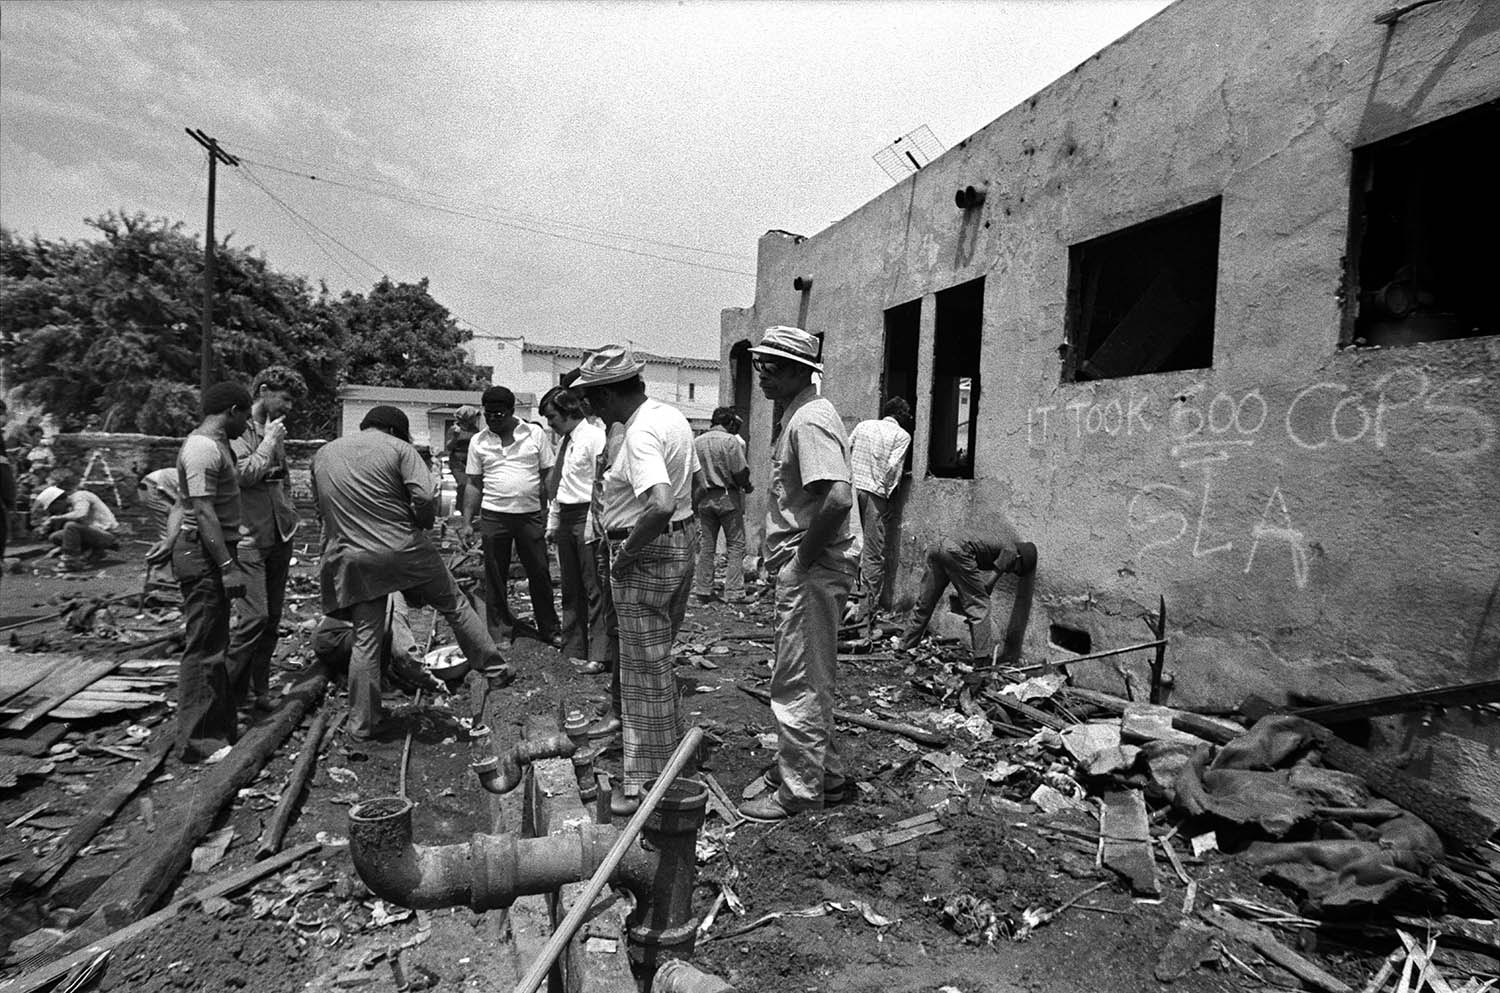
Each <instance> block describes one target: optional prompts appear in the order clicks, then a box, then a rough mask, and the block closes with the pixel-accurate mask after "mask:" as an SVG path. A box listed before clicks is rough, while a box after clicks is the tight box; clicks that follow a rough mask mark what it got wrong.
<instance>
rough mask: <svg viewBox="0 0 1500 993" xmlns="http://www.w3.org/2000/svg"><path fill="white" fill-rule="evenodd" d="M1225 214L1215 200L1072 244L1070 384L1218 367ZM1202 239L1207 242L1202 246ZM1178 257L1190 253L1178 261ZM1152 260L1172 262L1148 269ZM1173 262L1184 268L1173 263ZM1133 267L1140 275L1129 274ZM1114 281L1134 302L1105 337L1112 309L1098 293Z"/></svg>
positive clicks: (1066, 361) (1065, 356)
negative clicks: (1166, 315)
mask: <svg viewBox="0 0 1500 993" xmlns="http://www.w3.org/2000/svg"><path fill="white" fill-rule="evenodd" d="M1222 216H1223V197H1218V196H1216V197H1210V198H1209V199H1207V200H1202V201H1199V202H1198V203H1194V204H1189V205H1188V206H1185V207H1181V208H1178V209H1176V210H1173V211H1170V212H1168V213H1166V214H1162V215H1159V216H1157V217H1153V218H1151V219H1150V220H1146V221H1142V222H1140V223H1138V224H1132V225H1131V226H1129V227H1126V228H1121V229H1120V230H1118V231H1112V232H1110V233H1108V234H1104V235H1100V236H1098V237H1095V238H1090V239H1088V240H1087V241H1081V242H1077V243H1075V244H1072V245H1069V246H1068V304H1067V318H1066V321H1067V323H1066V344H1065V346H1064V347H1063V349H1062V381H1063V382H1065V383H1082V382H1095V381H1098V380H1105V379H1124V378H1127V377H1131V376H1148V375H1155V374H1157V373H1163V372H1179V371H1183V370H1189V369H1211V368H1213V352H1214V329H1215V324H1216V318H1217V314H1216V311H1217V309H1218V307H1217V296H1218V280H1219V240H1220V239H1219V233H1220V224H1221V220H1222ZM1196 225H1201V228H1196V227H1195V226H1196ZM1210 230H1211V232H1212V234H1211V235H1210V234H1209V232H1210ZM1143 239H1150V242H1145V241H1143ZM1195 239H1196V240H1198V241H1200V242H1201V244H1198V245H1196V246H1194V245H1193V241H1194V240H1195ZM1158 243H1159V244H1158ZM1195 248H1196V251H1194V249H1195ZM1174 252H1175V253H1190V254H1179V257H1178V258H1177V259H1176V260H1172V259H1170V255H1171V254H1173V253H1174ZM1163 256H1168V258H1163ZM1152 260H1158V261H1162V262H1163V263H1164V264H1162V265H1160V266H1157V267H1156V268H1155V269H1147V268H1145V266H1146V265H1147V263H1149V262H1150V261H1152ZM1173 261H1175V262H1177V263H1181V264H1178V265H1171V264H1165V263H1170V262H1173ZM1126 266H1133V267H1137V271H1135V272H1122V271H1121V270H1122V269H1124V268H1125V267H1126ZM1198 266H1204V267H1205V268H1204V269H1197V268H1196V267H1198ZM1106 279H1109V280H1110V281H1111V282H1113V283H1115V284H1117V285H1118V286H1119V287H1120V289H1117V290H1116V291H1115V292H1116V299H1118V300H1120V301H1121V302H1122V303H1123V301H1124V300H1125V298H1126V297H1130V298H1131V299H1130V301H1129V303H1128V305H1125V306H1124V312H1123V313H1121V314H1120V315H1119V316H1118V317H1117V318H1116V319H1115V320H1113V321H1112V322H1110V326H1109V330H1108V333H1105V334H1103V335H1102V337H1101V336H1100V334H1099V332H1100V330H1101V327H1100V325H1101V324H1102V323H1103V321H1104V312H1103V311H1102V310H1101V309H1100V308H1101V304H1100V302H1099V300H1098V296H1099V292H1100V287H1101V283H1103V282H1104V281H1105V280H1106ZM1183 283H1186V284H1188V285H1187V286H1186V287H1185V288H1184V287H1183V285H1182V284H1183ZM1112 288H1113V287H1112ZM1122 291H1125V292H1122ZM1148 297H1149V298H1150V299H1148ZM1173 304H1175V305H1176V307H1175V308H1173V307H1172V305H1173ZM1143 307H1144V308H1147V309H1145V310H1142V308H1143ZM1169 308H1171V309H1175V311H1176V314H1175V316H1176V317H1177V319H1176V320H1173V321H1165V322H1164V321H1162V320H1161V319H1160V315H1161V314H1162V313H1163V312H1169ZM1153 318H1155V319H1153ZM1163 325H1165V326H1166V327H1168V328H1170V329H1171V330H1172V331H1175V332H1176V338H1175V340H1174V339H1172V338H1168V337H1163V336H1162V335H1161V333H1160V330H1159V329H1160V328H1161V327H1162V326H1163ZM1122 335H1123V336H1122ZM1101 352H1102V353H1104V354H1103V355H1101ZM1132 358H1134V359H1135V361H1134V362H1132V361H1131V359H1132Z"/></svg>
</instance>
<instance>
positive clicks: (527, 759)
mask: <svg viewBox="0 0 1500 993" xmlns="http://www.w3.org/2000/svg"><path fill="white" fill-rule="evenodd" d="M577 750H578V745H577V744H576V743H575V742H574V741H573V739H571V738H569V737H568V736H567V735H565V734H549V735H547V736H546V737H545V738H525V739H522V740H521V741H518V742H516V743H515V744H514V745H512V746H511V747H510V750H509V751H507V752H506V753H505V754H504V755H501V756H493V755H492V756H490V757H489V758H485V759H481V760H479V761H478V762H474V763H472V764H470V766H469V768H471V769H473V770H474V774H475V775H476V776H478V777H479V785H480V786H483V787H484V788H485V789H486V790H487V791H489V792H490V793H509V792H510V791H511V790H513V789H515V788H516V787H517V786H519V785H521V777H522V776H523V775H525V771H526V766H528V765H530V764H531V763H533V762H535V761H537V760H538V759H565V758H571V757H572V755H573V753H574V752H576V751H577Z"/></svg>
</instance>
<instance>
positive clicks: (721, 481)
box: [693, 428, 748, 490]
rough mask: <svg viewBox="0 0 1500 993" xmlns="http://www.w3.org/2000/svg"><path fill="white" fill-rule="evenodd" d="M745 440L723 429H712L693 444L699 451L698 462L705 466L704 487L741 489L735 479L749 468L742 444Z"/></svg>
mask: <svg viewBox="0 0 1500 993" xmlns="http://www.w3.org/2000/svg"><path fill="white" fill-rule="evenodd" d="M743 440H744V439H742V438H741V437H740V436H739V435H737V434H730V433H729V432H728V431H725V430H723V429H722V428H710V429H709V430H708V431H706V432H704V433H703V434H700V435H699V436H698V440H696V441H694V442H693V448H694V449H696V450H697V452H698V461H699V462H700V463H702V465H703V482H704V485H706V486H708V487H710V488H714V489H721V490H737V489H739V484H738V483H736V482H735V481H734V477H735V476H736V475H737V474H738V473H741V472H743V471H744V470H745V469H746V468H748V466H746V464H745V446H744V445H743V444H741V442H742V441H743Z"/></svg>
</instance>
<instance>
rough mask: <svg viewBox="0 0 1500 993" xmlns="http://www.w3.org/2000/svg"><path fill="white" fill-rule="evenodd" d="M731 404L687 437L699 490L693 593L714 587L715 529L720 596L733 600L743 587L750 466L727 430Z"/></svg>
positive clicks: (708, 594) (706, 594)
mask: <svg viewBox="0 0 1500 993" xmlns="http://www.w3.org/2000/svg"><path fill="white" fill-rule="evenodd" d="M735 420H736V418H735V415H734V410H733V409H732V408H730V407H719V408H717V409H716V410H714V413H713V417H712V418H711V419H710V421H709V429H708V430H707V431H705V432H704V433H703V434H701V435H699V436H698V438H697V439H696V440H695V441H694V442H693V448H694V449H696V451H697V453H698V463H699V464H700V465H702V466H703V486H704V489H703V494H702V496H700V497H699V499H698V541H699V547H698V567H697V568H696V569H694V570H693V596H694V597H695V598H696V599H697V600H698V601H699V602H700V603H702V602H707V601H708V600H710V599H711V598H712V597H713V592H714V553H715V552H716V551H718V545H719V531H720V530H721V529H722V530H723V532H724V555H725V560H726V561H725V563H724V599H725V600H738V599H740V598H741V597H742V596H744V593H745V496H744V494H746V493H749V492H751V491H752V490H753V489H754V487H752V486H751V485H750V466H749V465H748V464H747V463H746V462H745V446H744V442H743V440H742V439H741V438H740V436H739V435H737V434H735V433H734V432H733V429H732V428H731V425H732V424H734V423H735Z"/></svg>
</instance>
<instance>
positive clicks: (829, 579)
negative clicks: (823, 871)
mask: <svg viewBox="0 0 1500 993" xmlns="http://www.w3.org/2000/svg"><path fill="white" fill-rule="evenodd" d="M750 352H751V354H752V355H753V356H754V358H753V361H754V363H755V368H756V371H757V373H758V374H759V377H760V388H761V392H763V393H764V394H765V395H766V397H767V398H768V399H770V400H772V401H773V402H774V401H781V402H782V403H784V404H785V408H784V409H783V410H782V413H781V419H780V421H779V427H780V431H779V432H778V433H777V434H776V443H775V451H774V453H773V455H772V466H771V496H772V500H771V502H770V506H769V508H768V510H767V512H766V534H765V550H766V568H767V570H768V571H769V570H776V662H775V666H774V668H773V669H772V670H771V713H772V716H773V717H774V718H775V719H776V731H777V747H776V766H775V767H773V768H772V769H771V770H769V771H768V772H767V773H766V780H767V782H768V783H769V784H771V785H774V786H775V790H774V791H773V792H770V793H768V794H767V795H766V796H764V797H761V798H759V799H754V800H749V801H746V802H745V803H744V804H742V805H741V806H740V813H741V814H743V815H744V816H745V817H747V818H749V819H750V820H755V821H778V820H782V819H784V818H786V817H790V816H792V815H793V814H796V813H798V812H800V811H803V810H818V809H820V808H822V807H823V806H824V805H825V804H827V803H837V802H839V801H840V800H842V799H843V798H844V791H845V790H846V789H847V786H848V783H847V781H846V778H845V775H844V763H843V758H842V757H841V756H840V755H839V748H838V742H837V740H836V739H835V736H834V727H833V694H834V689H835V685H836V682H837V675H838V673H837V660H838V626H839V618H840V617H841V616H842V614H843V610H844V601H845V599H846V598H847V597H848V595H849V589H850V587H851V586H852V585H853V583H854V574H855V571H856V570H857V568H858V565H859V551H860V537H859V522H858V515H857V513H851V510H852V508H853V507H854V489H853V486H852V485H851V482H850V478H851V476H850V469H849V443H848V440H847V438H846V437H845V434H844V423H843V421H842V420H840V419H839V414H838V411H837V410H835V409H834V406H833V404H832V402H830V401H829V400H828V399H827V398H826V397H821V396H819V395H818V393H817V390H816V388H815V386H814V384H813V374H814V373H821V372H822V371H823V364H822V361H821V358H822V342H820V341H819V340H818V339H817V337H816V336H814V335H812V334H809V333H808V332H806V331H804V330H802V329H801V328H791V327H773V328H769V329H767V330H766V333H765V335H764V336H762V338H761V341H760V344H758V345H756V346H755V347H753V348H751V349H750Z"/></svg>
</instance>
